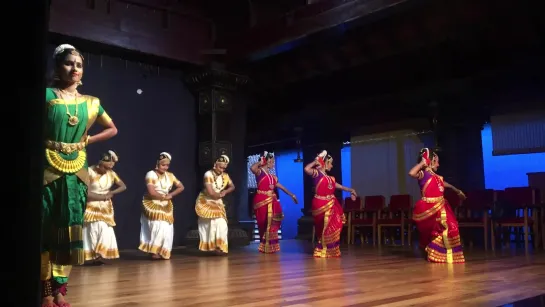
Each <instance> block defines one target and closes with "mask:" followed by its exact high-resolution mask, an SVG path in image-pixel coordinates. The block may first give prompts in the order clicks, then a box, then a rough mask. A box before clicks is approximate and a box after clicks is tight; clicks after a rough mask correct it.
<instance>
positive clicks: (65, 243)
mask: <svg viewBox="0 0 545 307" xmlns="http://www.w3.org/2000/svg"><path fill="white" fill-rule="evenodd" d="M46 104H47V126H46V162H45V165H44V189H43V200H42V209H43V214H42V236H43V239H42V252H49V259H50V261H51V263H54V264H57V265H72V264H76V265H77V264H83V262H84V252H83V236H82V226H83V214H84V212H85V206H86V203H87V187H88V184H89V178H88V177H89V176H88V173H87V167H88V165H87V153H86V149H85V146H86V145H87V144H86V143H87V142H86V139H87V132H88V130H89V128H91V126H92V125H93V124H94V122H95V121H99V123H102V124H106V123H108V122H109V121H111V119H110V117H109V116H108V114H107V113H106V112H105V111H104V109H103V108H102V106H101V105H100V101H99V99H98V98H96V97H92V96H85V95H84V96H81V97H78V98H77V99H75V100H71V101H69V100H63V99H60V98H57V94H56V92H55V91H54V90H53V89H51V88H47V89H46ZM71 116H72V119H74V117H73V116H76V117H77V119H78V120H77V123H75V121H71V123H70V122H69V119H70V117H71ZM74 123H75V124H74Z"/></svg>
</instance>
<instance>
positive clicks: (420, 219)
mask: <svg viewBox="0 0 545 307" xmlns="http://www.w3.org/2000/svg"><path fill="white" fill-rule="evenodd" d="M423 172H424V177H423V178H422V179H419V180H418V184H419V185H420V189H421V190H422V198H421V199H420V200H418V201H417V202H416V204H415V207H414V210H413V220H414V221H415V222H416V227H417V229H418V233H419V236H420V247H421V248H423V249H425V250H426V252H427V253H428V261H430V262H438V263H463V262H465V259H464V253H463V251H462V245H461V243H460V232H459V229H458V221H457V220H456V217H455V215H454V212H452V209H451V208H450V205H449V203H448V202H447V200H446V199H445V198H444V195H443V194H444V191H445V185H444V183H443V177H441V176H439V175H437V174H434V173H431V172H428V171H423Z"/></svg>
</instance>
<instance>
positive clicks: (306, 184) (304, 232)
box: [297, 141, 342, 240]
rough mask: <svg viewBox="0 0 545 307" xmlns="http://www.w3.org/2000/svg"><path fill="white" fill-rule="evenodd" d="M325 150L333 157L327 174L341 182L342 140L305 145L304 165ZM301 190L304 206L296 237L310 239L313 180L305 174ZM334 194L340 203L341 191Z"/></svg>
mask: <svg viewBox="0 0 545 307" xmlns="http://www.w3.org/2000/svg"><path fill="white" fill-rule="evenodd" d="M324 149H325V150H327V153H328V154H329V155H331V156H332V157H333V169H332V170H331V172H329V174H330V175H331V176H334V177H335V179H336V180H337V182H340V183H341V184H342V180H341V178H342V169H341V150H342V142H341V141H339V142H336V143H328V144H325V145H324V144H322V145H316V146H306V147H303V159H304V162H303V164H304V165H307V164H308V163H310V162H311V161H312V160H314V158H316V155H317V154H319V153H320V152H321V151H322V150H324ZM303 178H304V179H303V190H304V193H305V194H304V195H305V196H304V207H303V209H302V210H301V211H302V212H303V216H302V217H301V218H300V219H299V220H298V221H297V225H298V227H297V239H300V240H311V239H312V227H313V226H314V220H313V218H312V212H311V207H312V199H313V198H314V181H313V179H312V178H311V177H310V176H309V175H307V174H303ZM335 196H336V197H337V199H339V201H341V203H342V191H340V190H337V191H335Z"/></svg>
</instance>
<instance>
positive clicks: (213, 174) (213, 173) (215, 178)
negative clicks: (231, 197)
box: [212, 170, 223, 191]
mask: <svg viewBox="0 0 545 307" xmlns="http://www.w3.org/2000/svg"><path fill="white" fill-rule="evenodd" d="M212 176H213V177H214V186H215V187H216V189H218V190H219V191H221V190H223V187H218V177H219V176H222V175H221V174H220V175H216V172H215V171H214V170H212ZM221 179H222V185H223V176H222V177H221Z"/></svg>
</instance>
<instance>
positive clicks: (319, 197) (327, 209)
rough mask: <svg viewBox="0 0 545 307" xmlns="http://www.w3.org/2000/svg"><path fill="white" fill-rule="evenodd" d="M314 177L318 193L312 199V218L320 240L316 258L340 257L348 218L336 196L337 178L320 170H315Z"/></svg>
mask: <svg viewBox="0 0 545 307" xmlns="http://www.w3.org/2000/svg"><path fill="white" fill-rule="evenodd" d="M313 177H314V184H315V187H316V192H315V194H314V198H313V199H312V216H313V217H314V230H315V234H316V237H317V239H318V240H317V241H318V243H317V244H316V247H315V248H314V257H319V258H332V257H340V256H341V250H340V249H339V245H340V241H341V231H342V229H343V224H344V223H345V222H346V218H345V216H344V212H343V208H342V207H341V204H340V203H339V201H338V200H337V198H336V197H335V194H334V193H335V177H333V176H329V175H327V174H326V173H324V172H323V171H319V170H315V173H314V176H313Z"/></svg>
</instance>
